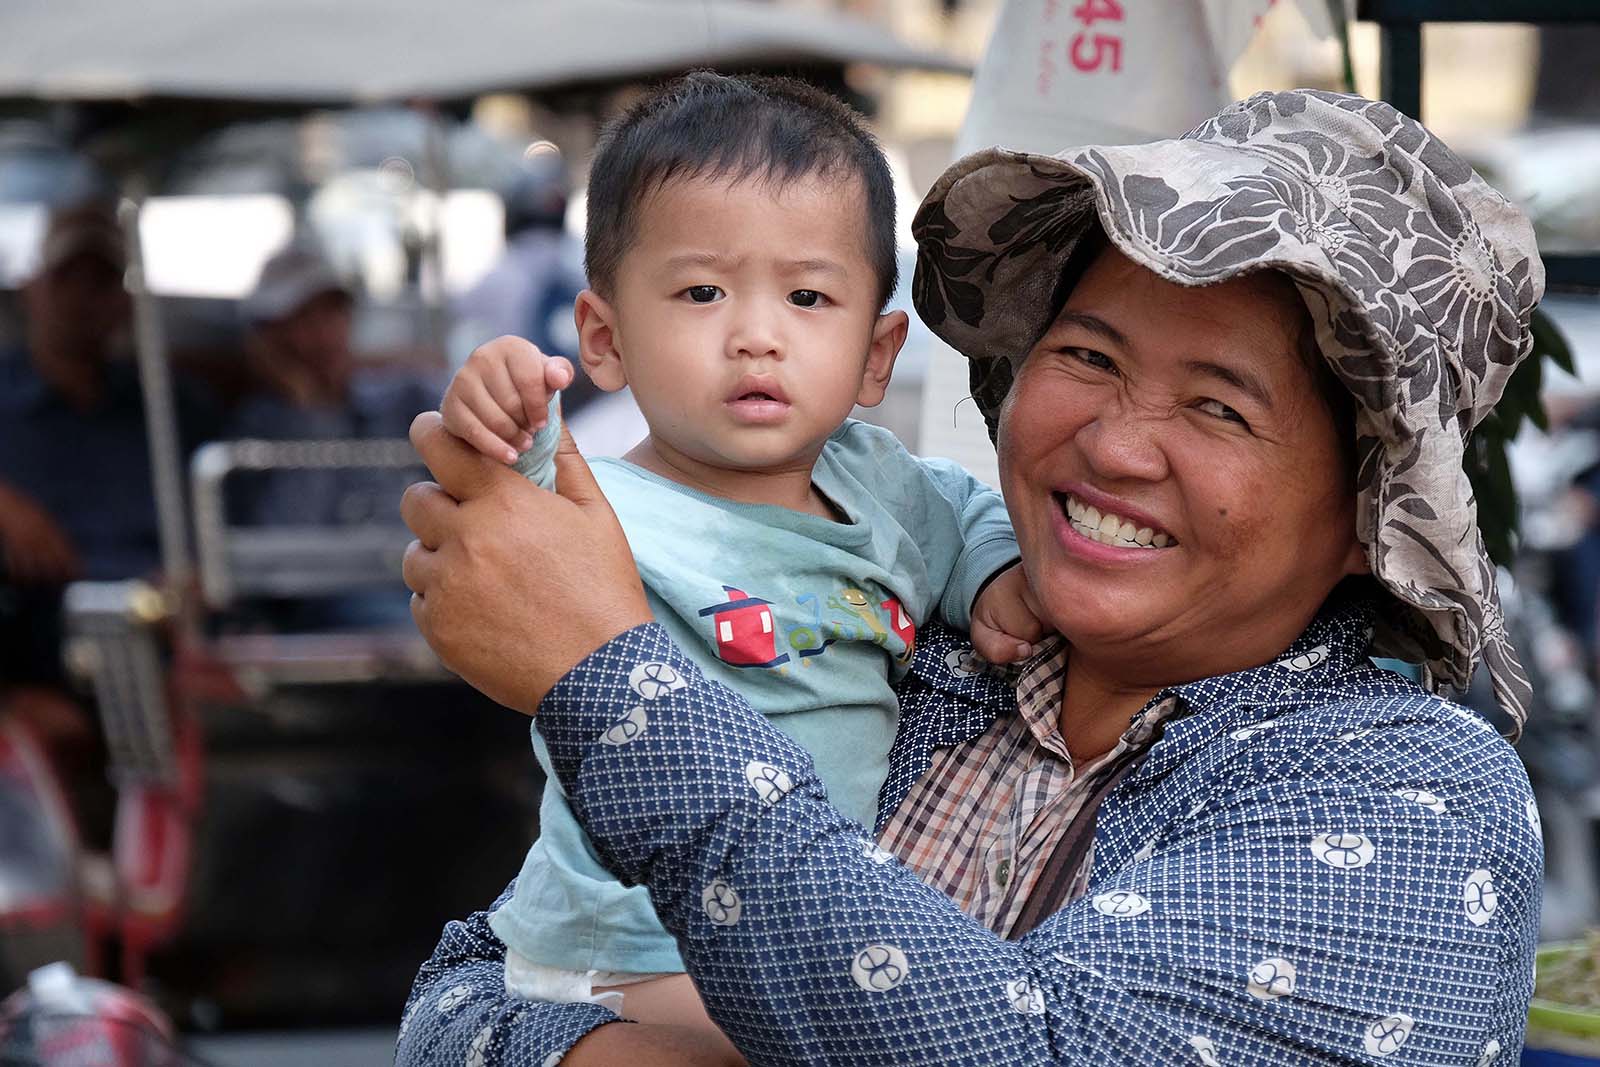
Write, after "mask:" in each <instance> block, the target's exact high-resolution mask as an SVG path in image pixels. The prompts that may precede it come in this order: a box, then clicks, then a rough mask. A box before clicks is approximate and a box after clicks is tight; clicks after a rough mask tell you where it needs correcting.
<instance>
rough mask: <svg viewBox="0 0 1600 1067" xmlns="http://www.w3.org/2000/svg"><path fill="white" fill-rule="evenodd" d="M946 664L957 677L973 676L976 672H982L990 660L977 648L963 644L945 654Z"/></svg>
mask: <svg viewBox="0 0 1600 1067" xmlns="http://www.w3.org/2000/svg"><path fill="white" fill-rule="evenodd" d="M944 665H945V668H946V669H947V670H949V672H950V673H951V674H953V675H955V676H956V677H957V678H971V677H972V676H973V675H974V674H982V673H983V669H984V668H985V667H987V666H988V665H989V661H988V660H986V659H984V658H983V657H982V656H980V655H978V650H977V649H975V648H973V647H972V646H970V645H963V646H962V647H961V648H954V649H951V650H950V651H949V652H946V653H945V654H944Z"/></svg>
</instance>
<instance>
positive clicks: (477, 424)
mask: <svg viewBox="0 0 1600 1067" xmlns="http://www.w3.org/2000/svg"><path fill="white" fill-rule="evenodd" d="M439 414H441V415H443V416H444V428H445V429H447V430H449V431H450V432H451V433H453V434H455V435H456V436H457V437H459V438H461V439H462V440H463V441H465V442H467V444H469V445H471V446H472V447H473V448H476V449H477V450H478V451H479V452H482V453H483V454H484V455H486V456H488V457H489V458H490V459H495V460H500V461H501V462H503V463H515V462H516V461H517V450H516V449H515V448H513V447H511V445H509V444H507V443H506V442H505V440H504V439H503V438H501V437H499V436H498V435H497V434H495V433H494V431H492V430H490V429H489V427H487V426H485V425H484V424H483V421H482V420H481V419H479V418H478V416H477V415H476V414H474V413H473V411H472V409H471V408H469V407H467V405H466V403H465V402H464V401H463V400H462V399H461V397H460V395H459V394H457V392H456V391H455V390H454V389H452V390H451V391H450V394H449V395H448V396H446V397H445V398H444V403H443V404H441V405H440V406H439Z"/></svg>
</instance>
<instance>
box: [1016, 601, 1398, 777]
mask: <svg viewBox="0 0 1600 1067" xmlns="http://www.w3.org/2000/svg"><path fill="white" fill-rule="evenodd" d="M1371 638H1372V604H1371V601H1370V599H1369V598H1368V597H1366V596H1363V595H1347V594H1343V593H1338V592H1336V593H1335V594H1334V595H1333V596H1331V597H1329V599H1328V602H1327V603H1326V604H1324V605H1323V608H1322V610H1321V611H1320V612H1318V614H1317V616H1316V617H1315V618H1314V619H1313V620H1312V622H1311V625H1309V626H1308V627H1306V629H1305V631H1304V632H1303V633H1302V634H1301V635H1300V636H1299V637H1298V638H1296V639H1295V640H1294V641H1293V642H1292V643H1291V644H1290V645H1289V647H1288V648H1286V649H1284V650H1283V652H1282V653H1281V654H1279V655H1278V656H1275V657H1273V658H1272V659H1271V660H1268V661H1267V662H1266V663H1263V664H1261V665H1260V666H1257V667H1250V668H1247V669H1245V670H1242V671H1234V672H1232V673H1230V674H1223V675H1217V676H1215V677H1212V678H1203V679H1200V680H1199V681H1196V682H1189V683H1186V684H1183V685H1176V686H1169V687H1168V688H1166V689H1163V690H1161V691H1160V692H1159V693H1157V694H1156V695H1155V696H1154V697H1152V698H1151V699H1150V702H1149V703H1148V704H1146V705H1145V706H1144V708H1143V709H1141V710H1140V711H1139V713H1138V714H1137V715H1135V716H1134V717H1133V720H1132V721H1131V722H1130V723H1129V725H1128V729H1127V730H1125V731H1124V732H1123V734H1122V740H1121V741H1120V742H1119V743H1118V745H1117V750H1118V751H1123V750H1125V749H1126V748H1130V747H1131V748H1142V747H1145V746H1148V745H1150V744H1151V743H1153V741H1154V739H1155V737H1156V736H1157V735H1158V734H1159V733H1160V732H1161V727H1162V726H1163V725H1164V724H1165V723H1167V722H1168V721H1169V720H1171V719H1173V718H1176V717H1179V716H1190V715H1193V716H1194V717H1196V718H1197V719H1200V720H1202V721H1203V722H1204V723H1208V724H1209V728H1208V727H1207V725H1202V724H1196V725H1195V726H1193V727H1188V729H1197V730H1199V731H1200V732H1202V733H1205V734H1207V735H1209V734H1210V733H1212V732H1215V731H1216V730H1219V729H1221V728H1222V726H1223V725H1224V724H1223V722H1222V717H1221V716H1220V715H1219V713H1220V712H1222V711H1225V710H1236V709H1239V708H1241V707H1243V706H1246V705H1248V706H1264V705H1269V704H1277V703H1279V702H1281V701H1282V700H1283V699H1284V698H1285V697H1286V696H1288V695H1290V694H1291V693H1292V692H1293V691H1295V690H1299V689H1303V688H1306V687H1309V686H1317V685H1320V684H1321V683H1322V681H1323V680H1324V679H1326V678H1329V677H1333V676H1336V675H1338V674H1341V673H1343V672H1344V671H1346V670H1348V669H1349V668H1350V667H1352V666H1355V665H1356V664H1357V663H1358V662H1360V661H1361V660H1363V659H1365V658H1366V655H1367V650H1368V645H1369V644H1370V641H1371ZM1069 651H1070V648H1069V646H1068V645H1067V642H1066V641H1065V640H1064V639H1063V638H1061V637H1059V636H1056V637H1051V638H1048V639H1046V640H1045V641H1044V642H1043V643H1042V644H1041V646H1040V648H1039V651H1038V652H1036V653H1035V654H1034V655H1033V657H1032V658H1031V659H1029V660H1028V661H1027V662H1026V663H1024V664H1023V665H1022V666H1021V667H1020V668H1019V669H1017V670H1016V671H1015V677H1016V690H1017V712H1018V714H1019V715H1020V716H1021V717H1022V720H1023V722H1024V724H1025V725H1026V726H1027V728H1028V731H1029V733H1030V734H1032V736H1033V738H1034V741H1035V742H1036V743H1037V744H1038V745H1039V746H1040V747H1041V748H1044V749H1046V750H1047V751H1049V752H1051V753H1053V754H1054V755H1056V756H1057V757H1059V758H1061V759H1065V760H1067V761H1068V762H1069V763H1070V762H1071V757H1070V756H1069V755H1068V753H1067V749H1066V744H1065V741H1064V739H1063V738H1062V736H1061V728H1060V722H1061V720H1060V712H1061V687H1062V686H1063V685H1064V684H1065V682H1066V675H1067V657H1068V653H1069ZM1152 770H1153V768H1152Z"/></svg>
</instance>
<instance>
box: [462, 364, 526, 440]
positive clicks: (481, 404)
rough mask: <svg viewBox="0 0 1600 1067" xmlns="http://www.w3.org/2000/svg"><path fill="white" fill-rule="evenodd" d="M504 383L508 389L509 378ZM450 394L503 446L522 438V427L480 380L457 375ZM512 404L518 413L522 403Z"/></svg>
mask: <svg viewBox="0 0 1600 1067" xmlns="http://www.w3.org/2000/svg"><path fill="white" fill-rule="evenodd" d="M506 382H507V386H508V387H509V384H510V378H509V377H507V379H506ZM451 392H452V393H454V394H455V395H456V397H457V399H459V400H460V401H461V403H462V404H464V405H465V406H466V408H467V410H469V411H471V412H472V414H473V415H475V416H477V419H478V421H479V422H481V423H483V425H485V426H487V427H488V428H489V431H490V432H491V433H493V434H494V435H495V436H496V437H498V438H500V440H501V441H503V442H505V444H507V445H514V444H515V443H516V441H517V439H518V438H520V437H521V436H522V426H521V425H520V424H519V423H518V422H517V421H516V418H515V417H514V416H513V415H512V413H511V412H508V411H507V410H506V408H505V405H504V404H502V403H501V402H500V400H499V399H497V398H496V397H495V396H494V394H492V393H491V392H490V391H489V387H488V386H487V385H485V384H484V382H483V380H482V378H480V377H478V376H476V375H471V374H466V373H462V374H458V375H456V380H455V384H454V385H453V386H451ZM512 403H514V404H515V405H516V410H517V411H519V412H520V411H521V409H522V401H521V400H520V399H516V398H513V400H512Z"/></svg>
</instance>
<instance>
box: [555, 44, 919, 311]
mask: <svg viewBox="0 0 1600 1067" xmlns="http://www.w3.org/2000/svg"><path fill="white" fill-rule="evenodd" d="M811 175H823V176H827V177H836V178H839V179H841V180H843V181H848V180H849V179H851V178H859V179H860V181H861V185H862V187H863V188H864V189H865V191H866V212H867V218H866V223H867V237H866V239H867V244H868V249H867V258H868V260H869V261H870V262H871V263H872V265H873V267H874V268H875V270H876V272H877V275H878V288H879V291H878V304H879V307H882V306H883V305H884V304H886V303H888V300H889V297H890V296H891V295H893V293H894V289H895V283H896V281H897V280H898V277H899V266H898V263H897V261H896V258H895V237H894V184H893V182H892V180H891V179H890V177H889V165H888V163H887V162H886V161H885V160H884V158H883V149H881V148H880V147H878V142H877V141H876V140H874V139H873V137H872V135H871V134H870V133H868V132H867V131H866V129H865V127H864V126H863V125H862V123H861V119H860V117H859V116H857V115H856V113H855V112H854V111H852V110H851V109H850V108H849V106H848V105H846V104H844V103H843V102H841V101H839V100H837V99H835V98H834V97H832V96H829V95H828V94H827V93H825V92H823V91H821V90H820V89H815V88H813V87H811V86H809V85H807V84H805V83H804V82H800V81H795V80H794V79H792V78H772V77H738V78H734V77H729V76H727V75H722V74H716V73H713V72H712V71H705V70H702V71H695V72H693V73H691V74H688V75H685V76H684V77H682V78H679V79H677V80H676V81H673V82H671V83H669V84H667V85H665V86H663V87H661V88H660V89H658V90H656V91H655V92H653V93H651V94H650V95H649V96H648V97H646V98H645V99H643V100H641V101H639V102H638V103H636V104H634V105H633V106H632V107H630V108H629V109H628V110H627V111H625V112H624V113H623V114H622V115H621V116H619V117H618V118H617V119H615V120H614V121H613V122H612V123H611V124H610V125H608V126H607V127H606V129H605V132H604V133H602V134H601V136H600V144H599V147H598V149H597V150H596V152H595V157H594V164H593V166H592V167H591V168H590V171H589V223H588V230H587V233H586V234H585V236H584V246H585V256H584V260H585V266H586V267H587V268H588V271H589V284H590V285H592V286H594V288H595V289H596V290H597V291H599V292H601V293H602V294H604V293H607V292H609V291H610V289H611V288H612V286H613V285H614V284H615V282H616V274H617V267H618V265H619V264H620V263H621V262H622V257H623V254H624V253H626V252H627V250H628V247H629V246H630V245H631V244H632V243H633V241H634V238H635V236H636V235H637V233H638V217H637V211H638V206H639V204H640V203H641V202H642V201H643V200H644V198H645V197H646V196H647V195H648V194H650V193H651V192H653V191H655V190H656V189H659V188H660V187H661V186H662V185H664V184H666V183H667V182H668V181H671V180H672V179H674V178H698V177H708V176H714V177H732V178H766V179H771V180H774V181H776V182H779V183H784V182H789V181H793V180H795V179H797V178H804V177H808V176H811Z"/></svg>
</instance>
